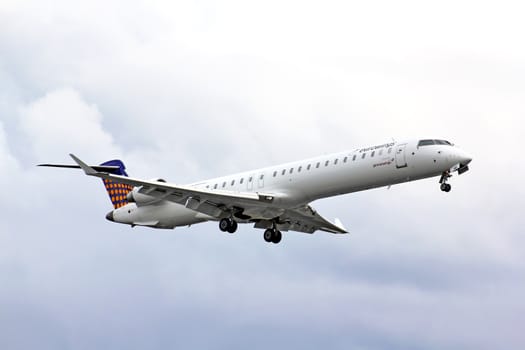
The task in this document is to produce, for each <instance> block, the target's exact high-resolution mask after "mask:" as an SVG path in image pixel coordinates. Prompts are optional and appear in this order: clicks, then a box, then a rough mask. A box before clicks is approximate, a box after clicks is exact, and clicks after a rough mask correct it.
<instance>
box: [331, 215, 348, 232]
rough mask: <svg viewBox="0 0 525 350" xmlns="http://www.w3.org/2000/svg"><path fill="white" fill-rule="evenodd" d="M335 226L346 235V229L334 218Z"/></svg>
mask: <svg viewBox="0 0 525 350" xmlns="http://www.w3.org/2000/svg"><path fill="white" fill-rule="evenodd" d="M334 221H335V226H337V227H339V228H340V229H341V230H343V231H344V232H345V233H348V231H347V229H346V228H345V227H344V226H343V223H342V222H341V220H339V219H338V218H335V220H334Z"/></svg>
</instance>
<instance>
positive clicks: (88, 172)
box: [69, 153, 98, 175]
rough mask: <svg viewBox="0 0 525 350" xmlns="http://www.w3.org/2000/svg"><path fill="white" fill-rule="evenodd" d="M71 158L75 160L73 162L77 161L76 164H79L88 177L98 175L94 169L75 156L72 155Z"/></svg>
mask: <svg viewBox="0 0 525 350" xmlns="http://www.w3.org/2000/svg"><path fill="white" fill-rule="evenodd" d="M69 156H70V157H71V158H73V160H74V161H75V163H77V164H78V166H79V167H80V168H81V169H82V170H84V172H85V173H86V175H96V174H98V172H97V171H96V170H95V169H93V168H92V167H90V166H89V165H87V164H86V163H84V162H83V161H81V160H80V159H78V158H77V157H76V156H75V155H74V154H72V153H70V154H69Z"/></svg>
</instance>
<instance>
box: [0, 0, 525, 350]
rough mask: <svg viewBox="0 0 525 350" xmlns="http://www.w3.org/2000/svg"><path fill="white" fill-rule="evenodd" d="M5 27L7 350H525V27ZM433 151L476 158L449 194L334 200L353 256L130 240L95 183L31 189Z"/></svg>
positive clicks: (376, 193) (10, 5)
mask: <svg viewBox="0 0 525 350" xmlns="http://www.w3.org/2000/svg"><path fill="white" fill-rule="evenodd" d="M0 6H1V8H0V53H1V55H0V77H1V80H0V81H1V83H0V86H1V89H0V118H1V119H0V184H1V185H2V191H3V195H2V200H1V201H0V210H1V211H2V220H0V347H1V348H19V349H29V348H34V347H37V346H38V347H39V348H53V349H56V348H64V349H67V348H80V349H83V348H84V349H88V348H89V349H91V348H126V349H130V348H145V347H149V348H166V347H181V348H182V347H185V348H187V347H198V348H246V347H250V348H268V347H273V348H290V347H301V348H319V347H330V348H336V349H337V348H341V349H343V348H344V349H348V348H354V349H386V348H388V349H392V348H394V349H395V348H400V349H410V348H414V349H421V348H428V349H433V348H436V349H437V348H440V349H442V348H457V349H463V348H495V347H501V344H503V343H504V344H505V346H506V348H515V349H519V348H521V347H522V345H523V343H524V342H525V339H524V337H523V334H522V332H521V328H522V327H520V325H521V324H523V321H524V319H523V315H524V314H525V313H524V311H525V310H524V308H525V305H524V303H523V302H522V295H523V293H524V292H525V285H524V283H523V279H522V278H521V276H523V272H524V268H525V260H524V258H523V249H524V247H525V241H524V240H523V237H522V235H521V231H522V229H521V225H520V221H521V208H523V207H524V206H525V203H524V199H523V198H525V193H524V190H523V186H521V185H520V183H521V179H522V178H523V176H522V175H523V170H524V167H523V165H521V164H520V163H519V161H517V159H518V158H517V155H516V151H515V150H518V149H520V145H519V143H520V141H521V137H522V135H523V134H524V132H525V129H524V126H523V124H522V123H521V119H522V117H523V114H524V112H525V105H524V104H523V101H524V99H523V89H522V87H521V83H520V82H521V81H523V78H524V76H523V75H524V72H525V69H524V66H523V63H522V62H523V57H524V52H523V48H522V47H521V46H519V45H516V44H515V43H516V42H519V39H520V34H521V33H522V32H523V29H524V28H523V24H522V21H521V19H520V18H518V14H519V13H522V11H520V10H521V9H520V6H521V5H519V4H513V3H511V2H504V3H502V4H500V5H498V7H497V8H492V7H490V6H487V5H483V4H478V3H475V4H474V3H469V2H460V3H457V2H454V5H453V10H452V8H451V4H443V5H441V6H440V7H439V8H435V7H428V6H427V5H421V4H413V3H410V2H406V3H401V4H399V3H398V4H396V6H395V7H392V5H389V4H387V3H380V4H377V5H374V6H372V5H359V6H358V5H355V4H350V3H337V2H328V3H327V4H326V5H323V6H321V7H319V6H316V5H315V4H303V3H301V4H300V6H299V5H298V4H295V3H293V2H284V3H283V2H279V4H272V3H268V4H265V6H259V7H252V5H247V4H244V3H236V2H227V3H224V4H221V5H220V6H218V5H215V4H209V3H199V4H197V3H187V4H177V3H165V2H156V3H154V4H150V3H148V4H146V3H145V2H144V3H141V2H139V3H137V4H134V5H132V6H130V5H129V4H128V3H127V2H126V3H124V2H114V3H112V4H107V3H106V2H104V3H102V2H98V1H93V2H90V3H89V4H87V3H86V4H76V3H72V2H60V3H59V4H56V5H55V6H51V4H49V3H46V2H28V3H26V4H24V5H20V4H18V3H17V2H5V3H3V4H2V5H0ZM276 9H278V10H276ZM487 23H490V24H491V25H487ZM423 135H424V136H427V135H428V136H432V137H433V136H434V135H435V136H439V137H445V138H449V139H451V140H452V141H454V142H457V143H458V144H460V145H461V146H462V147H463V148H465V149H467V150H469V151H470V152H471V153H473V154H474V162H473V163H472V171H470V172H469V173H467V174H465V175H464V176H461V177H458V178H453V186H454V190H453V191H452V192H451V193H449V194H447V195H445V194H443V193H441V192H440V191H439V189H438V186H437V184H436V180H435V179H430V180H423V181H420V182H416V183H410V184H405V185H399V186H394V187H392V188H391V189H390V190H386V189H378V190H373V191H366V192H363V193H356V194H352V195H347V196H342V197H337V198H331V199H328V200H323V201H319V202H317V203H315V206H316V208H317V209H318V210H319V211H320V212H321V213H323V214H324V215H326V216H327V217H329V218H333V217H339V218H340V219H341V220H342V221H343V222H344V223H345V225H346V226H347V227H348V228H349V229H350V231H351V234H350V235H348V236H332V235H329V234H323V233H318V234H315V235H312V236H309V235H302V234H298V233H290V234H288V235H287V236H286V237H285V238H284V240H283V244H281V245H279V246H275V247H274V246H271V247H270V246H268V245H267V244H265V243H264V242H263V241H262V238H261V234H262V233H261V232H259V231H257V230H254V229H252V228H250V227H242V228H241V229H240V232H239V233H238V234H236V235H233V236H230V235H223V234H221V233H219V232H218V230H217V227H216V226H215V224H213V223H209V224H202V225H196V226H194V227H191V228H181V229H176V230H174V231H154V230H147V229H140V228H136V229H130V228H128V227H124V226H119V225H115V224H111V223H109V222H107V221H106V220H104V214H105V213H106V212H107V211H108V210H109V208H110V204H109V201H107V198H106V194H105V192H104V189H103V188H102V186H101V185H100V183H99V181H97V180H96V179H91V178H86V177H84V176H81V174H80V173H79V172H76V173H75V172H64V171H58V170H53V169H45V170H44V169H38V168H35V167H34V164H35V163H37V162H41V161H56V162H62V161H64V162H66V161H69V160H68V157H67V153H69V152H77V153H78V154H79V156H82V157H83V158H85V159H86V160H87V161H89V162H92V163H98V162H102V161H104V160H106V158H113V157H115V156H118V157H121V158H122V159H123V160H124V161H125V162H126V164H127V166H128V170H129V171H130V173H131V174H133V175H135V176H143V177H146V178H152V177H157V176H162V177H165V178H167V179H169V180H171V181H174V182H181V183H183V182H190V181H195V180H198V179H202V178H207V177H211V176H218V175H222V174H225V173H228V172H235V171H243V170H246V169H249V168H252V167H260V166H265V165H269V164H272V163H276V162H281V161H282V162H284V161H288V160H293V159H298V158H301V157H308V156H313V155H317V154H322V153H326V152H330V151H337V150H340V149H345V148H353V147H356V146H360V145H362V144H368V143H374V142H377V143H381V142H384V141H385V140H388V139H390V137H396V138H402V137H411V136H415V137H420V136H423ZM28 334H31V337H29V336H28Z"/></svg>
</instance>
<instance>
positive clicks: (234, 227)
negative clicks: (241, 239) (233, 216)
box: [228, 220, 239, 233]
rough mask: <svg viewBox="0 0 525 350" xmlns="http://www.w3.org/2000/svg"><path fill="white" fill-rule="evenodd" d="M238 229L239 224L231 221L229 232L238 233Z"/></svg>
mask: <svg viewBox="0 0 525 350" xmlns="http://www.w3.org/2000/svg"><path fill="white" fill-rule="evenodd" d="M237 227H239V224H237V221H235V220H230V226H229V227H228V232H229V233H235V231H237Z"/></svg>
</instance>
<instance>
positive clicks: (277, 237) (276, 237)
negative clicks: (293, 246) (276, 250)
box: [272, 230, 283, 244]
mask: <svg viewBox="0 0 525 350" xmlns="http://www.w3.org/2000/svg"><path fill="white" fill-rule="evenodd" d="M282 238H283V235H282V233H281V231H278V230H275V231H274V232H273V237H272V243H275V244H277V243H279V242H280V241H281V239H282Z"/></svg>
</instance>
